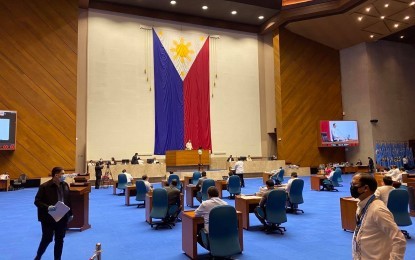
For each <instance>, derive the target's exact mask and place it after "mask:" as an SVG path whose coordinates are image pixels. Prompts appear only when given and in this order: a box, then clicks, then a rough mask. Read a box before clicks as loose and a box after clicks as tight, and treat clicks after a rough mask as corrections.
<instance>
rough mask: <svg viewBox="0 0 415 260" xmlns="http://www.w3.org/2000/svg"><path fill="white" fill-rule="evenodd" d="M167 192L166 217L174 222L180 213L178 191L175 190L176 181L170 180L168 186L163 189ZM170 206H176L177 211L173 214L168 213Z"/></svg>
mask: <svg viewBox="0 0 415 260" xmlns="http://www.w3.org/2000/svg"><path fill="white" fill-rule="evenodd" d="M164 189H165V190H166V191H167V197H168V200H169V209H168V211H167V212H168V213H167V214H168V215H169V217H170V220H171V221H174V220H175V219H176V218H177V216H178V215H179V213H180V211H181V210H182V209H181V208H180V190H179V189H178V188H177V180H172V181H171V183H170V186H168V187H165V188H164ZM172 206H177V210H176V211H175V212H170V208H171V207H172Z"/></svg>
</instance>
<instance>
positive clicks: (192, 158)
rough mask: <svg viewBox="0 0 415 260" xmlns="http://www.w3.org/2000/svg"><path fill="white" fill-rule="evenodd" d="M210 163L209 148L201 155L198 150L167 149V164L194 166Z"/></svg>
mask: <svg viewBox="0 0 415 260" xmlns="http://www.w3.org/2000/svg"><path fill="white" fill-rule="evenodd" d="M199 163H201V164H203V165H209V164H210V152H209V150H203V151H202V155H201V156H199V154H198V151H197V150H171V151H166V166H168V167H170V166H194V165H199Z"/></svg>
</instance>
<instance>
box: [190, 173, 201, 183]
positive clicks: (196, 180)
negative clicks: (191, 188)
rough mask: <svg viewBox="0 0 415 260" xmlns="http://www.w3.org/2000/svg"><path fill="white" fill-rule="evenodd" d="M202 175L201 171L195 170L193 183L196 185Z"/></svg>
mask: <svg viewBox="0 0 415 260" xmlns="http://www.w3.org/2000/svg"><path fill="white" fill-rule="evenodd" d="M200 177H202V174H201V173H200V172H194V173H193V177H192V184H193V185H196V184H197V182H198V181H199V179H200Z"/></svg>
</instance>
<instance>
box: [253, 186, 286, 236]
mask: <svg viewBox="0 0 415 260" xmlns="http://www.w3.org/2000/svg"><path fill="white" fill-rule="evenodd" d="M286 201H287V195H286V193H285V191H284V190H273V191H271V192H270V193H269V194H268V199H267V203H266V207H265V212H263V213H262V214H264V215H265V218H264V220H265V222H266V224H267V227H266V229H265V230H266V231H267V233H271V232H272V231H278V232H280V233H281V235H283V234H284V231H286V229H285V227H282V226H280V225H281V224H282V223H285V222H287V213H286V211H285V202H286ZM257 210H258V211H262V208H260V207H258V209H257ZM258 214H261V213H260V212H258Z"/></svg>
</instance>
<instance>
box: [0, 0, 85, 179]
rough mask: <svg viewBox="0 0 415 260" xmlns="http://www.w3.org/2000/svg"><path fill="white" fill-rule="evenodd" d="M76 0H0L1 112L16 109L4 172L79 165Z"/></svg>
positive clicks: (44, 172) (1, 164)
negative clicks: (14, 132)
mask: <svg viewBox="0 0 415 260" xmlns="http://www.w3.org/2000/svg"><path fill="white" fill-rule="evenodd" d="M77 17H78V1H77V0H39V1H31V0H24V1H0V24H1V25H2V30H0V110H16V111H17V135H16V141H17V145H16V151H13V152H9V151H7V152H6V151H0V172H5V171H7V172H9V173H10V175H11V177H12V178H17V177H18V176H19V175H20V174H21V173H26V174H28V175H29V177H45V176H48V175H49V174H50V170H51V168H52V167H54V166H62V167H64V168H66V169H74V168H75V144H76V142H75V127H76V125H75V124H76V87H77V86H76V75H77V37H78V36H77V19H78V18H77Z"/></svg>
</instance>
